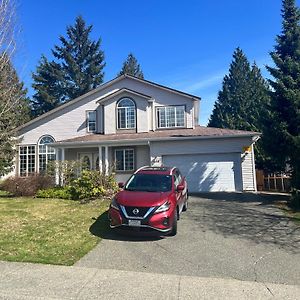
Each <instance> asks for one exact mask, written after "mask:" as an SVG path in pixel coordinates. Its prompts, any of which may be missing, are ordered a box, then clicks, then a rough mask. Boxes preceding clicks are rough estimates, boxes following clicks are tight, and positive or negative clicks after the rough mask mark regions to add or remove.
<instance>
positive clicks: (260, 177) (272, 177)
mask: <svg viewBox="0 0 300 300" xmlns="http://www.w3.org/2000/svg"><path fill="white" fill-rule="evenodd" d="M256 181H257V190H258V191H272V192H290V190H291V177H290V176H289V175H287V174H284V173H272V174H265V173H264V171H262V170H256Z"/></svg>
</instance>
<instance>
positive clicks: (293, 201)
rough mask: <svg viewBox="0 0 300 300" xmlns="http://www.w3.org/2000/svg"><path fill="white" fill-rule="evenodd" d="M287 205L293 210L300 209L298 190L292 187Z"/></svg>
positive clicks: (299, 192) (299, 193)
mask: <svg viewBox="0 0 300 300" xmlns="http://www.w3.org/2000/svg"><path fill="white" fill-rule="evenodd" d="M288 205H289V206H290V207H291V208H292V209H294V210H300V190H296V189H294V190H293V191H292V195H291V198H290V201H289V203H288Z"/></svg>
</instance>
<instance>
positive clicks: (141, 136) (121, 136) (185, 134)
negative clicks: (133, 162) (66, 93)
mask: <svg viewBox="0 0 300 300" xmlns="http://www.w3.org/2000/svg"><path fill="white" fill-rule="evenodd" d="M260 135H261V134H260V133H259V132H254V131H244V130H232V129H223V128H213V127H205V126H196V127H195V128H194V129H193V128H190V129H186V128H184V129H167V130H157V131H150V132H141V133H117V134H88V135H84V136H80V137H75V138H71V139H67V140H62V141H58V142H56V143H55V144H56V145H59V144H75V143H76V144H78V143H80V144H81V143H88V144H96V143H103V142H117V141H120V142H121V141H137V140H139V141H141V140H144V141H155V140H156V141H157V140H163V139H174V140H180V139H185V138H190V139H193V138H194V139H197V138H222V137H223V138H224V137H254V136H260Z"/></svg>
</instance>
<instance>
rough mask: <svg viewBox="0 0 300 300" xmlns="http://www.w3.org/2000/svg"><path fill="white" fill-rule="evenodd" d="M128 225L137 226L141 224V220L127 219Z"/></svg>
mask: <svg viewBox="0 0 300 300" xmlns="http://www.w3.org/2000/svg"><path fill="white" fill-rule="evenodd" d="M128 225H129V226H135V227H139V226H141V221H140V220H128Z"/></svg>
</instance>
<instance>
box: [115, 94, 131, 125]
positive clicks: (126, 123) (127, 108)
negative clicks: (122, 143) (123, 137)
mask: <svg viewBox="0 0 300 300" xmlns="http://www.w3.org/2000/svg"><path fill="white" fill-rule="evenodd" d="M124 99H127V100H129V101H131V102H132V103H133V106H127V107H126V106H125V107H119V104H120V103H121V101H122V100H124ZM132 109H133V111H134V122H133V127H132V126H129V122H128V119H129V111H130V110H132ZM121 110H125V127H121V121H120V120H119V117H120V114H119V112H120V111H121ZM135 128H136V105H135V102H134V101H133V100H132V99H131V98H128V97H124V98H121V99H120V100H119V101H118V103H117V129H120V130H122V129H135Z"/></svg>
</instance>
